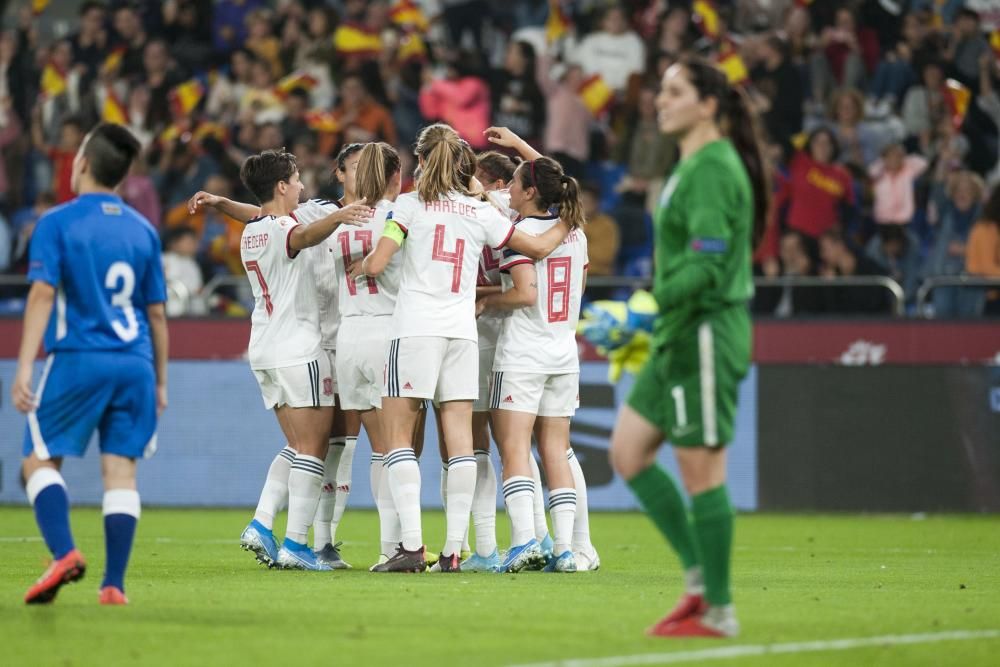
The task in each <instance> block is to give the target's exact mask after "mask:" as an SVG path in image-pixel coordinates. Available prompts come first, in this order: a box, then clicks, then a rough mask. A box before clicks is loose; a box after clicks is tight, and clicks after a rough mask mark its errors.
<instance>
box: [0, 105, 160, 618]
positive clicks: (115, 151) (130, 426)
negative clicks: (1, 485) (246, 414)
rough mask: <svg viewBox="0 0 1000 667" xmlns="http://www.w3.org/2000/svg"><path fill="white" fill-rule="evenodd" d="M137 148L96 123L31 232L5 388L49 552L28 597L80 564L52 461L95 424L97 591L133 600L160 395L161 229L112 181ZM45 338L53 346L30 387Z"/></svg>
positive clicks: (82, 444)
mask: <svg viewBox="0 0 1000 667" xmlns="http://www.w3.org/2000/svg"><path fill="white" fill-rule="evenodd" d="M139 149H140V146H139V142H138V141H137V140H136V139H135V137H133V136H132V134H131V133H130V132H129V131H128V130H127V129H125V128H124V127H122V126H120V125H111V124H103V123H102V124H100V125H98V126H97V127H95V128H94V129H93V130H92V131H91V132H90V133H89V134H88V135H87V137H86V138H85V140H84V142H83V144H82V146H81V147H80V150H79V152H78V153H77V155H76V158H75V159H74V161H73V172H72V174H73V175H72V186H73V191H74V192H76V193H77V194H78V195H79V196H78V197H77V198H76V199H74V200H72V201H70V202H68V203H66V204H64V205H62V206H59V207H57V208H54V209H52V210H51V211H49V212H47V213H46V214H45V215H44V216H42V218H41V219H40V220H39V221H38V225H37V227H36V228H35V232H34V236H33V237H32V239H31V251H30V267H29V270H28V279H29V281H30V282H31V290H30V292H29V293H28V303H27V307H26V309H25V313H24V330H23V334H22V337H21V346H20V351H19V354H18V363H17V372H16V376H15V379H14V385H13V388H12V395H13V400H14V405H15V407H17V409H18V410H20V411H21V412H24V413H25V414H26V415H27V418H28V425H27V428H26V429H25V436H24V456H25V458H24V462H23V466H22V476H23V480H24V483H25V490H26V491H27V495H28V500H29V501H30V502H31V504H32V506H33V507H34V512H35V519H36V521H37V522H38V527H39V529H40V531H41V533H42V537H43V538H44V539H45V544H46V546H47V547H48V548H49V551H51V552H52V557H53V561H52V564H51V565H50V566H49V568H48V569H47V570H46V571H45V573H44V574H43V575H42V576H41V578H40V579H39V580H38V581H37V582H36V583H35V585H34V586H32V587H31V588H30V589H29V590H28V592H27V594H26V595H25V598H24V601H25V602H27V603H29V604H31V603H46V602H51V601H52V600H53V599H55V597H56V594H57V593H58V591H59V588H60V587H61V586H62V585H63V584H66V583H70V582H73V581H77V580H79V579H80V578H81V577H83V574H84V571H85V570H86V567H87V566H86V561H85V560H84V558H83V555H82V554H81V553H80V552H79V551H78V550H77V549H76V546H75V544H74V542H73V535H72V532H71V531H70V525H69V498H68V496H67V493H66V483H65V481H64V480H63V478H62V475H61V474H60V472H59V471H60V467H61V465H62V461H63V458H64V457H66V456H82V455H83V453H84V451H85V450H86V448H87V444H88V442H89V441H90V438H91V436H92V435H93V433H94V431H95V430H96V431H97V433H98V436H99V442H100V450H101V475H102V477H103V479H104V502H103V509H104V534H105V546H106V550H107V563H106V568H105V575H104V580H103V582H102V584H101V589H100V596H99V601H100V603H101V604H126V603H127V602H128V600H127V599H126V598H125V593H124V591H125V584H124V579H125V568H126V566H127V565H128V559H129V553H130V552H131V549H132V540H133V537H134V535H135V528H136V523H137V522H138V519H139V508H140V503H139V493H138V491H137V490H136V483H135V471H136V460H137V459H138V458H140V457H143V456H149V455H151V454H152V453H153V451H154V450H155V449H156V421H157V417H158V415H159V413H160V412H161V411H162V410H163V409H164V408H165V407H166V405H167V322H166V315H165V313H164V302H165V301H166V289H165V286H164V279H163V265H162V261H161V259H160V239H159V237H158V236H157V233H156V230H155V229H154V228H153V227H152V225H150V224H149V222H148V221H147V220H146V219H145V218H144V217H143V216H142V215H141V214H140V213H138V212H137V211H135V210H134V209H132V208H131V207H129V206H128V205H126V204H125V203H124V202H123V201H122V199H121V198H120V197H119V196H118V195H117V194H115V192H114V190H115V188H116V187H117V186H118V185H119V184H120V183H121V182H122V180H123V179H124V178H125V176H126V174H127V173H128V171H129V168H130V167H131V165H132V162H133V161H134V160H135V159H136V156H137V155H138V153H139ZM43 338H44V343H45V351H46V353H47V355H48V357H47V358H46V361H45V366H44V370H43V371H42V374H41V376H40V377H39V379H38V383H37V386H36V387H35V388H34V390H32V369H33V365H34V361H35V358H36V356H37V355H38V347H39V345H40V344H41V343H42V341H43Z"/></svg>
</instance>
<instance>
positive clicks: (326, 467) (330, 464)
mask: <svg viewBox="0 0 1000 667" xmlns="http://www.w3.org/2000/svg"><path fill="white" fill-rule="evenodd" d="M344 440H345V438H343V437H341V436H337V437H334V438H330V448H329V449H327V450H326V461H325V462H324V464H323V486H322V487H320V493H319V504H318V505H316V516H315V517H314V518H313V547H315V549H316V550H317V551H318V550H320V549H322V548H323V547H325V546H326V545H327V544H333V539H332V536H331V534H330V530H331V529H330V522H331V521H333V513H334V506H335V505H336V502H337V467H338V466H339V465H340V458H341V456H343V454H344Z"/></svg>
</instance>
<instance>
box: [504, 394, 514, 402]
mask: <svg viewBox="0 0 1000 667" xmlns="http://www.w3.org/2000/svg"><path fill="white" fill-rule="evenodd" d="M503 402H504V403H513V402H514V398H513V397H512V396H510V395H509V394H508V395H507V398H505V399H503Z"/></svg>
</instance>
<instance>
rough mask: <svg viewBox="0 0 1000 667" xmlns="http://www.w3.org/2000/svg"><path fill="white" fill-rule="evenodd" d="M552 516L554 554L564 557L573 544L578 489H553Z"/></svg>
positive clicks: (550, 508)
mask: <svg viewBox="0 0 1000 667" xmlns="http://www.w3.org/2000/svg"><path fill="white" fill-rule="evenodd" d="M549 512H550V513H551V514H552V542H553V546H552V553H553V554H555V555H556V556H559V555H562V554H563V553H564V552H566V551H569V550H570V546H571V545H572V544H573V520H574V519H575V518H576V489H568V488H567V489H552V490H551V491H550V492H549Z"/></svg>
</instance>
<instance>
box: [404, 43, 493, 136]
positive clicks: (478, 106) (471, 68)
mask: <svg viewBox="0 0 1000 667" xmlns="http://www.w3.org/2000/svg"><path fill="white" fill-rule="evenodd" d="M473 60H474V56H473V55H472V54H461V53H458V54H454V55H452V56H451V57H450V58H449V59H448V63H447V65H446V68H445V72H444V76H443V77H440V76H436V75H434V74H433V73H432V72H431V71H430V70H429V69H426V68H425V69H424V72H425V76H426V78H425V80H424V86H423V88H421V89H420V112H421V113H422V114H423V116H424V118H425V119H427V120H428V121H441V122H443V123H448V124H449V125H451V126H452V127H454V128H455V131H456V132H458V134H459V136H460V137H462V138H463V139H465V140H466V141H468V142H469V145H471V146H472V147H473V148H474V149H476V150H483V149H485V148H488V147H489V146H490V144H489V142H488V141H486V138H485V137H484V136H483V132H485V131H486V128H488V127H489V126H490V90H489V88H488V87H487V85H486V83H485V82H484V81H483V80H482V79H481V78H479V77H478V76H476V74H475V72H476V65H477V63H475V62H473Z"/></svg>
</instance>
